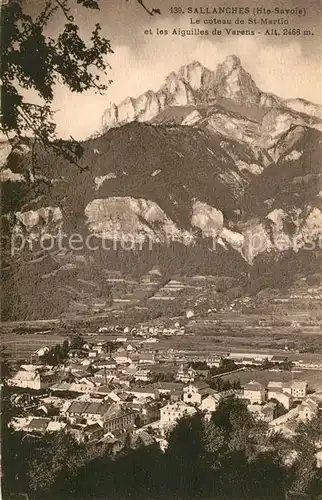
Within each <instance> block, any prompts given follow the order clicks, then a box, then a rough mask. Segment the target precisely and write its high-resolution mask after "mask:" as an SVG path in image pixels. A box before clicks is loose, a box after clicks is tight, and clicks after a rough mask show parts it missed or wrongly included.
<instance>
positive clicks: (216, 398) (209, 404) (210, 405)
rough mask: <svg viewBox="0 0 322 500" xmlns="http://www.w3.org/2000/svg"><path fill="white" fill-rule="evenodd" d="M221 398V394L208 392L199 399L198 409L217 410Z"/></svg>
mask: <svg viewBox="0 0 322 500" xmlns="http://www.w3.org/2000/svg"><path fill="white" fill-rule="evenodd" d="M221 400H222V396H221V394H220V393H216V392H215V391H214V393H213V394H208V395H207V396H206V397H204V398H203V399H202V400H201V403H200V405H199V409H200V410H201V411H207V412H209V413H212V412H213V411H216V410H217V408H218V405H219V403H220V401H221Z"/></svg>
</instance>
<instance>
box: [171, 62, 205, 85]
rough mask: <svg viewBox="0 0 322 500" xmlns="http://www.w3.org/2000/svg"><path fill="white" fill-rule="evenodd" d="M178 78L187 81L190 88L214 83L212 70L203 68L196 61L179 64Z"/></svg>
mask: <svg viewBox="0 0 322 500" xmlns="http://www.w3.org/2000/svg"><path fill="white" fill-rule="evenodd" d="M178 78H180V79H181V80H183V81H185V82H186V83H188V84H189V85H190V87H191V88H192V90H199V89H203V88H209V87H210V86H212V85H213V84H214V72H213V71H211V70H210V69H208V68H205V66H203V65H202V64H200V62H198V61H193V62H192V63H190V64H187V65H185V66H181V68H180V69H179V71H178Z"/></svg>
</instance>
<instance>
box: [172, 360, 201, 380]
mask: <svg viewBox="0 0 322 500" xmlns="http://www.w3.org/2000/svg"><path fill="white" fill-rule="evenodd" d="M196 375H197V374H196V371H195V370H194V369H193V368H191V367H190V366H189V368H188V369H187V370H185V369H184V367H183V364H182V365H181V366H180V368H179V370H178V372H177V375H176V380H178V381H179V382H183V383H184V384H188V383H189V382H194V380H195V378H196Z"/></svg>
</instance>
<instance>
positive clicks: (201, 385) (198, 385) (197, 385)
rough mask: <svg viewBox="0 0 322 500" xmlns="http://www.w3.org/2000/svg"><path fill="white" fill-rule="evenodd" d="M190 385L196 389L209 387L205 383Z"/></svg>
mask: <svg viewBox="0 0 322 500" xmlns="http://www.w3.org/2000/svg"><path fill="white" fill-rule="evenodd" d="M191 385H193V386H194V387H196V388H197V389H199V390H200V389H205V388H206V387H209V385H208V384H207V383H206V382H193V383H192V384H191Z"/></svg>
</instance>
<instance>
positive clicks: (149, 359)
mask: <svg viewBox="0 0 322 500" xmlns="http://www.w3.org/2000/svg"><path fill="white" fill-rule="evenodd" d="M139 363H145V364H151V365H154V364H155V356H154V354H153V353H152V352H143V353H142V354H140V356H139Z"/></svg>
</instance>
